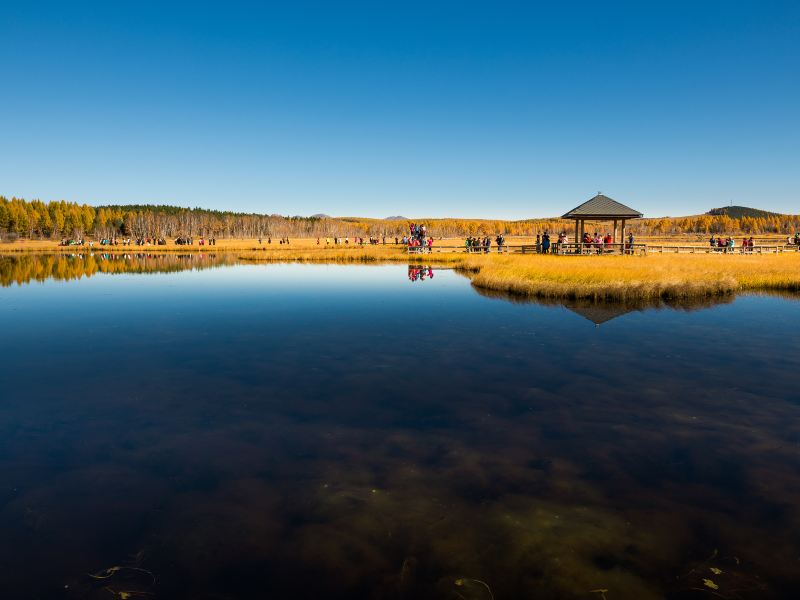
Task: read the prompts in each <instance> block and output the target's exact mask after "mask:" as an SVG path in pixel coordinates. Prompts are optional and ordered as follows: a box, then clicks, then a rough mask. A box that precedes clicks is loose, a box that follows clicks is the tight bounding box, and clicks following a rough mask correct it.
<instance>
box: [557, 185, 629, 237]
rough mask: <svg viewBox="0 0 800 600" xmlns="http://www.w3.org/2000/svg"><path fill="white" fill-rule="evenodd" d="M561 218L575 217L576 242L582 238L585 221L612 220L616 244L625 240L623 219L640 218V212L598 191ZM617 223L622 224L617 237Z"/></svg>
mask: <svg viewBox="0 0 800 600" xmlns="http://www.w3.org/2000/svg"><path fill="white" fill-rule="evenodd" d="M561 218H562V219H575V243H577V244H579V243H580V242H581V241H582V240H583V233H584V225H585V222H586V221H613V223H614V243H615V244H618V243H624V242H625V221H627V220H628V219H641V218H642V213H640V212H639V211H638V210H633V209H632V208H631V207H629V206H625V205H624V204H621V203H619V202H617V201H616V200H612V199H611V198H609V197H608V196H604V195H603V194H601V193H599V192H598V194H597V196H595V197H594V198H592V199H591V200H587V201H586V202H584V203H583V204H581V205H580V206H577V207H575V208H573V209H572V210H571V211H569V212H568V213H566V214H565V215H563V216H562V217H561ZM619 223H621V224H622V229H621V230H620V237H617V225H618V224H619Z"/></svg>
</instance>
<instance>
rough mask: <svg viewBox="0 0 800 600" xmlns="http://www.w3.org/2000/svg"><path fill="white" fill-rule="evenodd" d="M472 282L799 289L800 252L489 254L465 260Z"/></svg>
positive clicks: (595, 293)
mask: <svg viewBox="0 0 800 600" xmlns="http://www.w3.org/2000/svg"><path fill="white" fill-rule="evenodd" d="M462 268H463V269H466V270H469V271H470V272H471V274H470V277H471V279H472V283H473V285H475V286H477V287H480V288H483V289H489V290H497V291H503V292H509V293H513V294H518V295H523V296H530V297H540V298H570V299H588V300H644V299H663V300H675V299H684V298H698V297H710V296H719V295H724V294H731V293H736V292H742V291H755V290H767V291H769V290H772V291H793V292H795V291H800V254H794V253H792V254H770V255H763V256H749V255H724V254H712V255H650V256H647V257H631V256H606V257H593V256H582V257H558V256H538V255H537V256H490V257H474V258H468V259H467V260H465V261H464V264H463V266H462Z"/></svg>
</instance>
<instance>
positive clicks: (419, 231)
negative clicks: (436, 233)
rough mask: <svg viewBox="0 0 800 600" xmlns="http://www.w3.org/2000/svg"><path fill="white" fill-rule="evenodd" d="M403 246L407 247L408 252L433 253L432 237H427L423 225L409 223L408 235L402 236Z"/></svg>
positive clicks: (426, 231)
mask: <svg viewBox="0 0 800 600" xmlns="http://www.w3.org/2000/svg"><path fill="white" fill-rule="evenodd" d="M403 244H404V245H406V246H408V249H409V251H410V252H433V237H431V236H429V235H428V230H427V228H426V227H425V225H418V224H416V223H411V224H410V225H409V226H408V235H407V236H405V235H404V236H403Z"/></svg>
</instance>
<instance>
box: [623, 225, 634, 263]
mask: <svg viewBox="0 0 800 600" xmlns="http://www.w3.org/2000/svg"><path fill="white" fill-rule="evenodd" d="M621 239H622V243H623V244H624V243H625V219H622V235H621ZM622 253H623V254H625V246H622ZM631 254H633V248H631Z"/></svg>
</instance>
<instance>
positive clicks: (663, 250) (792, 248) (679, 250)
mask: <svg viewBox="0 0 800 600" xmlns="http://www.w3.org/2000/svg"><path fill="white" fill-rule="evenodd" d="M647 249H648V251H650V252H656V253H659V254H779V253H781V252H800V246H797V245H788V244H784V245H779V246H767V245H759V246H748V247H747V248H745V247H744V246H734V247H733V248H731V247H726V246H724V247H722V248H719V247H717V246H711V245H709V246H667V245H652V244H651V245H648V246H647Z"/></svg>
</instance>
